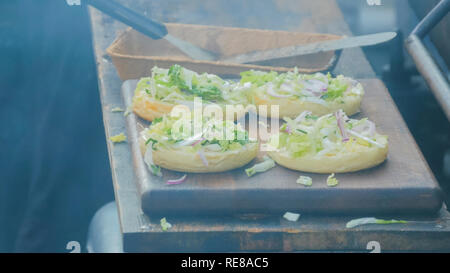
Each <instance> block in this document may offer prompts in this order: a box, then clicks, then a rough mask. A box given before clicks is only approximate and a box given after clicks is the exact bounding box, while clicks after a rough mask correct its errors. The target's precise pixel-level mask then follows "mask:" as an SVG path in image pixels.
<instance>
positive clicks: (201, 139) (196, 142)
mask: <svg viewBox="0 0 450 273" xmlns="http://www.w3.org/2000/svg"><path fill="white" fill-rule="evenodd" d="M203 140H205V139H204V138H203V137H201V138H200V139H199V140H196V141H195V142H194V143H192V144H191V146H195V145H197V144H199V143H200V142H202V141H203Z"/></svg>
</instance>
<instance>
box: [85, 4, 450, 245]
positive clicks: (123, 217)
mask: <svg viewBox="0 0 450 273" xmlns="http://www.w3.org/2000/svg"><path fill="white" fill-rule="evenodd" d="M196 1H197V0H195V1H190V3H192V4H191V5H187V7H183V6H176V2H177V1H175V0H170V1H167V0H164V1H163V0H155V1H147V0H139V1H138V0H120V2H122V3H123V4H126V5H128V6H129V7H131V8H134V9H136V10H137V11H140V12H143V13H147V14H148V15H151V16H152V17H153V18H155V19H158V20H162V21H164V22H180V23H194V24H202V23H203V24H208V23H209V22H211V24H213V25H223V26H236V27H250V28H265V29H280V30H297V31H306V32H321V33H330V34H336V35H351V32H350V31H349V28H348V25H347V24H346V22H345V21H344V18H343V16H342V14H341V12H340V10H339V8H338V7H337V5H336V3H335V1H334V0H323V1H322V0H321V1H308V0H299V1H294V0H287V2H286V1H273V3H274V4H272V3H269V5H266V6H265V8H261V7H260V8H258V9H255V8H251V5H254V4H255V2H258V3H259V2H260V0H256V1H253V0H252V1H253V2H252V1H236V0H232V1H230V0H228V1H206V5H203V3H205V1H200V2H201V3H200V4H199V3H198V2H199V1H197V2H196ZM139 2H142V3H143V5H145V4H147V5H148V4H150V5H151V6H150V7H148V8H143V7H142V6H140V5H138V3H139ZM178 2H179V1H178ZM212 2H215V3H217V2H219V3H222V4H220V5H218V6H212V7H210V6H211V5H213V4H210V3H212ZM236 2H238V3H236ZM242 2H245V3H248V4H242V5H243V6H244V7H239V8H236V6H237V5H240V4H239V3H242ZM269 2H272V1H269ZM294 2H295V3H294ZM226 3H230V5H227V4H226ZM261 3H262V4H266V3H267V0H262V1H261ZM293 3H294V4H295V6H292V5H293ZM297 3H298V5H299V6H297ZM320 3H322V4H323V6H322V5H321V4H320ZM256 4H257V3H256ZM153 5H154V6H153ZM274 5H276V6H278V8H276V9H274V8H273V6H274ZM330 7H331V8H330ZM183 8H184V10H185V12H183ZM174 9H175V10H178V13H174V12H167V11H168V10H174ZM211 9H212V10H216V12H208V13H206V16H205V13H204V11H205V10H206V11H210V10H211ZM150 10H152V12H154V13H152V12H150ZM220 10H222V12H220ZM241 10H242V12H241ZM303 10H305V11H303ZM89 12H90V17H91V25H92V35H93V45H94V51H95V57H96V64H97V74H98V81H99V89H100V98H101V102H102V110H103V121H104V126H105V134H106V141H107V143H108V151H109V158H110V164H111V174H112V178H113V185H114V191H115V198H116V203H117V206H118V212H119V220H120V229H121V231H122V234H123V241H124V249H125V251H126V252H158V251H166V252H177V251H178V252H180V251H192V252H195V251H196V252H198V251H253V250H254V251H258V250H259V251H332V250H335V251H349V250H354V251H364V252H367V250H366V249H365V247H366V244H367V242H369V241H372V240H377V241H379V242H380V243H381V246H382V251H383V252H384V251H399V250H400V251H449V250H450V242H449V238H450V214H449V213H448V211H447V210H446V209H445V207H444V208H442V209H441V211H440V214H439V215H438V216H431V217H426V218H423V217H416V216H411V217H408V218H406V219H407V220H408V219H410V220H415V222H411V223H410V224H408V225H392V226H386V225H384V226H362V227H360V228H356V229H345V223H346V222H347V221H349V220H351V219H352V218H353V217H348V216H339V217H327V216H307V215H306V216H304V215H302V216H301V218H300V220H299V222H288V221H285V220H283V219H282V218H281V215H279V216H274V217H270V218H267V217H262V216H260V215H248V216H247V217H239V218H237V217H221V216H218V217H211V216H210V217H191V218H189V219H182V218H178V217H170V218H168V221H169V222H170V223H172V224H173V228H172V229H171V230H169V232H163V231H162V230H161V227H160V225H159V218H148V217H147V216H146V215H145V214H144V213H143V212H142V210H141V204H140V198H138V197H139V192H138V189H137V178H136V175H135V173H134V171H133V163H132V155H131V149H130V147H129V145H128V144H127V143H122V144H116V145H112V144H111V143H110V142H109V141H108V140H107V139H108V138H109V137H110V136H111V135H114V134H117V133H120V132H125V130H126V119H125V117H124V116H123V115H122V114H121V113H112V112H111V109H112V108H114V107H117V106H119V107H122V108H124V102H123V100H122V95H121V92H120V87H121V84H122V82H121V80H120V79H119V77H118V75H117V72H116V70H115V68H114V65H113V64H112V62H111V60H110V59H109V57H108V56H107V55H106V48H107V47H108V46H109V45H110V44H111V43H112V42H113V41H114V39H115V38H116V37H117V35H118V34H119V33H121V32H122V31H123V30H124V29H125V28H126V26H125V25H123V24H121V23H119V22H116V21H114V20H112V19H111V18H110V17H108V16H105V15H102V14H101V13H100V12H98V11H97V10H95V9H93V8H89ZM245 12H247V14H244V13H245ZM274 13H276V14H278V15H277V16H276V17H274ZM158 14H159V17H155V16H153V15H158ZM268 14H269V15H268ZM319 14H320V15H319ZM213 22H215V23H213ZM334 72H335V74H339V73H342V74H345V75H348V76H351V77H356V78H373V77H374V72H373V70H372V69H371V67H370V64H369V63H368V61H367V60H366V58H365V57H364V54H363V52H362V50H361V49H359V48H355V49H348V50H344V51H343V53H342V56H341V59H340V61H339V63H338V65H337V66H336V68H335V70H334ZM367 216H368V215H367Z"/></svg>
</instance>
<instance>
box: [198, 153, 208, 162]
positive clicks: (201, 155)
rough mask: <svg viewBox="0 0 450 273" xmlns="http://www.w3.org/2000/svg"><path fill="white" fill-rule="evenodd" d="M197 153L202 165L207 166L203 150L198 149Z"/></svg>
mask: <svg viewBox="0 0 450 273" xmlns="http://www.w3.org/2000/svg"><path fill="white" fill-rule="evenodd" d="M197 154H198V156H199V157H200V159H201V160H202V162H203V165H205V166H208V160H207V159H206V156H205V154H204V153H203V151H202V150H199V151H198V152H197Z"/></svg>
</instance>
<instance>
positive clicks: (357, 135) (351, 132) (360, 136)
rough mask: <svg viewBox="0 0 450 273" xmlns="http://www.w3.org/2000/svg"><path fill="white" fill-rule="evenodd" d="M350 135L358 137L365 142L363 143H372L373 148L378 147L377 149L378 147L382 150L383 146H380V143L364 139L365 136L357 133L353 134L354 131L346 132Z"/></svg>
mask: <svg viewBox="0 0 450 273" xmlns="http://www.w3.org/2000/svg"><path fill="white" fill-rule="evenodd" d="M347 131H348V132H349V133H350V134H351V135H354V136H355V137H359V138H361V139H363V140H365V141H367V142H370V143H372V144H373V145H375V146H378V147H380V148H384V146H385V145H382V144H380V143H378V142H376V141H373V140H371V139H370V138H368V137H365V136H363V135H361V134H358V133H357V132H355V131H352V130H347Z"/></svg>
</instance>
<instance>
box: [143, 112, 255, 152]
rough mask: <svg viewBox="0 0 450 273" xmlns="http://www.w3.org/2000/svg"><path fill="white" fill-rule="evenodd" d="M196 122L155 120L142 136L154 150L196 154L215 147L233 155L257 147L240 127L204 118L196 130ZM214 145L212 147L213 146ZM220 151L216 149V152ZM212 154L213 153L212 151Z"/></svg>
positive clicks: (165, 118)
mask: <svg viewBox="0 0 450 273" xmlns="http://www.w3.org/2000/svg"><path fill="white" fill-rule="evenodd" d="M194 125H196V123H195V121H194V120H193V119H190V118H186V117H170V116H164V117H162V118H161V119H157V120H156V122H155V120H154V121H153V123H152V124H151V125H150V127H149V128H147V129H145V130H143V131H142V133H141V135H142V137H143V138H144V139H145V140H146V145H150V144H151V147H152V149H153V150H159V149H183V150H185V151H188V152H189V151H190V152H197V151H198V149H200V148H202V147H215V148H218V151H222V152H225V151H233V150H239V149H241V148H243V146H245V145H247V144H249V143H255V142H256V141H255V140H252V139H250V138H249V136H248V132H247V131H245V129H244V128H242V126H241V125H240V124H235V123H234V122H232V121H230V120H224V121H222V120H217V119H212V118H206V117H204V118H203V120H201V121H200V125H201V128H197V130H194ZM211 145H213V146H211ZM216 150H217V149H216ZM209 151H211V150H209Z"/></svg>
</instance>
